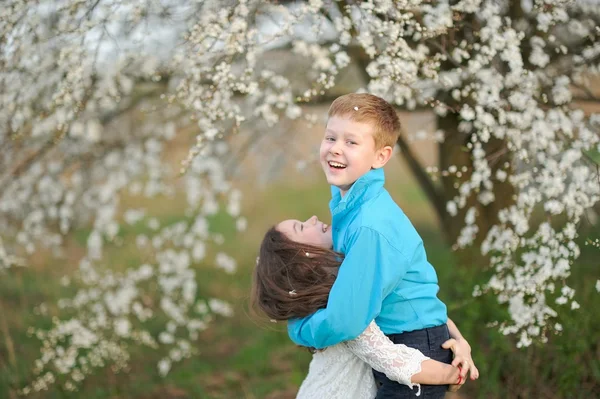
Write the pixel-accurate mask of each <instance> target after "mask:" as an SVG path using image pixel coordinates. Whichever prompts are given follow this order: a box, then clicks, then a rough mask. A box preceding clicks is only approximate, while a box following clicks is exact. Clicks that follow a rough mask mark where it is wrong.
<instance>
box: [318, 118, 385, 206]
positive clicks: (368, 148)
mask: <svg viewBox="0 0 600 399" xmlns="http://www.w3.org/2000/svg"><path fill="white" fill-rule="evenodd" d="M384 148H385V147H384ZM380 153H381V150H376V149H375V139H374V138H373V127H372V126H371V125H370V124H368V123H363V122H356V121H353V120H351V119H349V118H347V117H340V116H333V117H331V118H330V119H329V121H328V122H327V128H326V129H325V137H324V138H323V141H322V142H321V149H320V151H319V159H320V161H321V166H322V168H323V171H324V172H325V177H326V178H327V182H328V183H329V184H331V185H334V186H336V187H338V188H339V189H340V190H341V192H342V196H344V195H345V194H346V192H347V191H348V190H349V189H350V187H352V184H354V182H355V181H356V180H358V178H360V177H361V176H362V175H364V174H366V173H367V172H369V171H370V170H371V169H372V168H379V167H382V166H383V164H385V162H383V163H381V159H382V158H381V156H380V155H381V154H380Z"/></svg>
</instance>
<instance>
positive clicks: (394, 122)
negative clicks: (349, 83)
mask: <svg viewBox="0 0 600 399" xmlns="http://www.w3.org/2000/svg"><path fill="white" fill-rule="evenodd" d="M333 116H337V117H342V118H348V119H350V120H352V121H354V122H360V123H368V124H370V125H372V126H373V139H374V140H375V148H376V149H380V148H383V147H385V146H390V147H394V146H395V145H396V142H397V141H398V137H399V136H400V128H401V126H400V120H399V119H398V115H397V114H396V111H395V110H394V107H392V106H391V105H390V103H388V102H387V101H385V100H384V99H383V98H380V97H377V96H374V95H373V94H368V93H350V94H345V95H343V96H340V97H338V98H336V99H335V100H334V101H333V103H331V106H330V107H329V113H328V117H329V118H331V117H333Z"/></svg>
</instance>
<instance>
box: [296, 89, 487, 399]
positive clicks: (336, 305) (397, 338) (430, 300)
mask: <svg viewBox="0 0 600 399" xmlns="http://www.w3.org/2000/svg"><path fill="white" fill-rule="evenodd" d="M328 116H329V118H328V122H327V127H326V130H325V137H324V139H323V142H322V144H321V149H320V156H319V158H320V162H321V166H322V167H323V170H324V172H325V176H326V178H327V182H328V183H329V184H331V186H332V199H331V202H330V204H329V207H330V210H331V214H332V228H333V230H332V234H333V249H334V250H335V251H338V252H341V253H343V254H344V256H345V257H344V261H343V263H342V266H341V268H340V270H339V274H338V277H337V279H336V282H335V284H334V285H333V288H332V289H331V293H330V295H329V301H328V302H327V308H326V309H321V310H319V311H318V312H316V313H315V314H313V315H312V316H309V317H307V318H304V319H298V320H294V321H291V322H290V323H289V324H288V332H289V335H290V338H291V339H292V340H293V341H294V342H295V343H297V344H299V345H302V346H307V347H315V348H324V347H327V346H331V345H335V344H337V343H340V342H342V341H347V340H351V339H354V338H356V337H357V336H358V335H360V333H362V332H363V330H364V329H365V328H366V327H367V326H368V324H369V323H370V322H371V321H372V320H373V319H375V320H376V322H377V324H378V325H379V326H380V328H381V329H382V330H383V332H384V333H385V334H386V335H388V337H390V339H391V340H392V341H393V342H394V343H396V344H400V343H402V344H405V345H407V346H410V347H413V348H417V349H419V350H420V351H421V352H423V354H425V355H426V356H429V357H431V358H432V359H435V360H439V361H442V362H445V363H451V362H452V353H451V351H450V350H445V349H443V348H442V344H443V343H444V342H445V341H446V340H448V339H449V338H450V334H449V331H448V326H449V327H450V328H451V330H452V331H451V332H452V334H451V335H452V336H453V337H454V338H455V339H457V341H459V342H460V345H462V347H463V350H465V351H467V350H468V359H469V360H470V359H471V358H470V348H469V347H468V343H466V342H465V341H464V339H462V337H461V336H460V333H459V332H458V330H457V329H456V326H454V324H453V323H452V322H451V321H450V322H449V321H448V317H447V314H446V306H445V305H444V303H442V301H440V300H439V299H438V298H437V292H438V290H439V287H438V284H437V275H436V273H435V270H434V269H433V267H432V266H431V264H430V263H429V262H428V261H427V257H426V255H425V250H424V248H423V242H422V240H421V238H420V237H419V235H418V233H417V232H416V230H415V229H414V227H413V226H412V224H411V223H410V221H409V220H408V218H407V217H406V215H404V213H403V212H402V210H401V209H400V208H399V207H398V205H396V203H395V202H394V201H393V199H392V198H391V197H390V195H389V193H388V192H387V191H386V190H385V188H384V187H383V184H384V174H383V169H382V168H383V166H384V165H385V164H386V163H387V162H388V161H389V159H390V158H391V156H392V151H393V147H394V145H395V144H396V141H397V139H398V136H399V134H400V122H399V120H398V116H397V115H396V112H395V111H394V109H393V107H392V106H391V105H390V104H388V103H387V102H386V101H385V100H383V99H381V98H379V97H377V96H374V95H370V94H357V93H354V94H347V95H344V96H341V97H339V98H337V99H336V100H335V101H334V102H333V103H332V104H331V107H330V109H329V114H328ZM446 323H448V326H447V325H446ZM471 362H472V361H471ZM468 367H469V366H468V364H465V367H464V370H463V371H464V373H463V377H464V375H465V374H466V371H467V370H466V369H467V368H468ZM474 371H476V369H475V368H474V367H473V369H472V374H471V378H474V375H473V372H474ZM375 377H376V379H377V380H378V381H379V382H380V384H382V385H381V386H380V389H379V392H378V395H377V398H391V397H394V398H399V397H413V395H414V393H413V391H412V390H411V389H410V388H409V387H408V386H405V385H400V384H398V383H396V382H392V381H390V380H388V379H387V378H386V377H385V376H384V375H383V374H380V373H377V372H375ZM446 388H447V386H433V385H423V386H422V389H423V393H424V395H423V397H425V398H430V397H443V396H444V394H445V391H446Z"/></svg>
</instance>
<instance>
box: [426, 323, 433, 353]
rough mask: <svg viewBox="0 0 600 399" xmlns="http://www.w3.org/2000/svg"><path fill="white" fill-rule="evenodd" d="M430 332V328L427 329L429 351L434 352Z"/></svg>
mask: <svg viewBox="0 0 600 399" xmlns="http://www.w3.org/2000/svg"><path fill="white" fill-rule="evenodd" d="M429 330H430V329H429V328H426V329H425V332H426V333H427V347H429V350H433V348H432V347H431V334H430V331H429Z"/></svg>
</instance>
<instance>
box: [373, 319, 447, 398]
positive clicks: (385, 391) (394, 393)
mask: <svg viewBox="0 0 600 399" xmlns="http://www.w3.org/2000/svg"><path fill="white" fill-rule="evenodd" d="M388 337H389V338H390V339H391V340H392V342H393V343H395V344H404V345H406V346H409V347H411V348H415V349H418V350H420V351H421V352H423V354H424V355H425V356H428V357H430V358H432V359H433V360H438V361H440V362H443V363H447V364H450V363H452V351H451V350H449V349H444V348H442V344H443V343H444V342H445V341H446V340H448V339H450V334H449V333H448V326H446V325H445V324H444V325H441V326H437V327H432V328H425V329H423V330H417V331H411V332H406V333H402V334H391V335H388ZM373 375H374V376H375V380H376V381H377V383H378V385H379V390H378V391H377V397H376V399H404V398H419V399H440V398H443V397H444V396H445V395H446V390H447V389H448V385H425V384H421V395H420V396H417V395H416V394H417V389H416V388H415V389H411V388H410V387H408V386H407V385H402V384H399V383H397V382H395V381H391V380H389V379H388V378H387V377H386V376H385V374H383V373H380V372H378V371H375V370H373Z"/></svg>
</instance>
